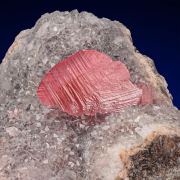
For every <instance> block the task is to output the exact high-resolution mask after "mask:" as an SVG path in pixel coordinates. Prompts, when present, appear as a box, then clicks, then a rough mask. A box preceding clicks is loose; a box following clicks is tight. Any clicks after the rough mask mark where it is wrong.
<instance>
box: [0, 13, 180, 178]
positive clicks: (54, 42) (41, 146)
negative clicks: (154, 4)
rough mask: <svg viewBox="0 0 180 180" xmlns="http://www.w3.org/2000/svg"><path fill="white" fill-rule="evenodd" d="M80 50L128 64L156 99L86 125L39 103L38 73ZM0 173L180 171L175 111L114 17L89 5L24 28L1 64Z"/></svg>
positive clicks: (140, 174)
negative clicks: (89, 9)
mask: <svg viewBox="0 0 180 180" xmlns="http://www.w3.org/2000/svg"><path fill="white" fill-rule="evenodd" d="M80 49H96V50H98V51H101V52H104V53H106V54H108V55H109V56H111V58H112V59H116V60H121V61H122V62H123V63H125V64H126V65H127V67H128V69H129V71H130V74H131V81H132V82H134V83H137V84H138V83H148V84H149V85H150V86H152V87H153V91H155V92H156V93H155V98H154V102H156V103H157V104H156V105H155V104H154V105H148V106H136V107H129V108H126V109H123V110H121V111H120V112H119V113H113V114H110V115H108V116H106V117H99V118H102V120H101V121H102V122H101V123H100V124H95V125H93V126H92V125H91V126H90V125H89V124H87V123H86V120H87V119H84V120H83V119H81V123H77V122H79V119H78V118H76V119H73V118H72V117H70V116H68V115H67V114H63V113H61V112H59V111H58V110H52V109H48V108H46V107H44V106H42V105H41V104H40V103H39V101H38V98H37V96H36V90H37V87H38V85H39V83H40V81H41V79H42V77H43V75H44V74H45V73H46V72H47V71H48V70H49V69H50V68H51V67H52V66H54V64H56V63H57V62H58V61H59V60H60V59H63V58H65V57H67V56H69V55H71V54H73V53H74V52H76V51H78V50H80ZM0 92H1V93H0V179H1V180H7V179H8V180H11V179H12V180H14V179H20V180H21V179H22V180H24V179H26V180H41V179H44V180H46V179H47V180H70V179H72V180H76V179H77V180H94V179H99V180H100V179H101V180H114V179H116V180H117V179H142V178H144V179H160V178H161V179H179V178H180V154H179V153H180V152H179V147H180V132H179V127H180V121H179V120H180V113H179V111H178V110H177V109H176V108H175V107H173V105H172V101H171V95H170V94H169V92H168V90H167V84H166V82H165V80H164V78H163V77H162V76H160V75H159V74H158V72H157V71H156V69H155V66H154V64H153V61H152V60H151V59H150V58H148V57H146V56H144V55H142V54H140V53H139V52H138V51H137V50H136V48H135V47H134V46H133V43H132V39H131V35H130V32H129V30H128V29H127V28H126V27H125V26H124V25H122V24H121V23H119V22H117V21H110V20H109V19H106V18H101V19H99V18H97V17H95V16H94V15H93V14H90V13H87V12H81V13H78V12H77V11H76V10H75V11H72V12H53V13H51V14H45V15H43V16H42V17H41V18H40V19H39V20H38V21H37V23H36V25H35V26H34V27H33V28H32V29H28V30H25V31H22V32H21V33H20V34H19V35H18V36H17V37H16V39H15V42H14V43H13V44H12V46H11V47H10V49H9V50H8V52H7V54H6V56H5V58H4V60H3V62H2V64H1V65H0Z"/></svg>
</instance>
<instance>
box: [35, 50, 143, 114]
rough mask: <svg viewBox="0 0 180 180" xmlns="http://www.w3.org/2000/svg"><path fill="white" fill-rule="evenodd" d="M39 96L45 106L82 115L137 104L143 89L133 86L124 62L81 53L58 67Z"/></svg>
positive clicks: (110, 110) (91, 52)
mask: <svg viewBox="0 0 180 180" xmlns="http://www.w3.org/2000/svg"><path fill="white" fill-rule="evenodd" d="M37 94H38V97H39V99H40V100H41V102H42V104H44V105H47V106H50V107H53V108H57V107H58V108H60V109H61V110H62V111H64V112H67V113H68V114H70V115H74V116H81V115H83V114H84V115H95V114H96V113H97V112H98V113H102V114H104V113H109V112H115V111H118V110H119V109H121V108H123V107H126V106H130V105H136V104H138V103H139V101H140V99H141V96H142V90H141V89H139V88H137V87H136V85H134V84H132V83H131V81H130V74H129V71H128V69H127V68H126V66H125V65H124V64H123V63H121V62H119V61H113V60H112V59H111V58H110V57H109V56H107V55H105V54H104V53H101V52H98V51H96V50H81V51H78V52H76V53H75V54H73V55H71V56H69V57H68V58H66V59H64V60H63V61H60V62H59V63H58V64H56V65H55V66H54V67H53V68H52V69H51V70H50V71H49V72H48V73H47V74H46V75H45V77H44V78H43V80H42V81H41V83H40V85H39V88H38V91H37Z"/></svg>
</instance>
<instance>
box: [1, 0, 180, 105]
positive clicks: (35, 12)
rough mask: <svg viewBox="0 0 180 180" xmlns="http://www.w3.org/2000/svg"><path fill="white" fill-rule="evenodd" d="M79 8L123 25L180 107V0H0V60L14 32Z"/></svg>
mask: <svg viewBox="0 0 180 180" xmlns="http://www.w3.org/2000/svg"><path fill="white" fill-rule="evenodd" d="M73 9H78V10H79V11H89V12H92V13H94V14H95V15H96V16H98V17H106V18H109V19H111V20H118V21H120V22H121V23H123V24H124V25H126V26H127V27H128V28H129V29H130V31H131V33H132V38H133V41H134V44H135V46H136V47H137V49H138V50H139V51H140V52H141V53H143V54H145V55H147V56H149V57H151V58H152V59H153V60H154V62H155V64H156V67H157V70H158V71H159V73H160V74H162V75H163V76H164V77H165V79H166V80H167V82H168V85H169V86H168V88H169V90H170V92H171V94H172V95H173V97H174V104H175V105H176V106H177V107H178V108H180V2H179V1H178V0H169V1H168V0H164V1H161V0H159V1H158V0H156V1H152V0H151V1H148V0H144V1H135V0H131V1H130V0H129V1H128V0H123V1H121V0H116V1H115V0H108V1H106V0H104V1H101V0H63V1H61V0H51V1H50V0H36V1H33V0H31V1H28V0H26V1H25V0H24V1H18V0H16V1H12V0H11V1H8V0H6V1H5V2H3V1H2V0H1V1H0V62H1V60H2V59H3V57H4V56H5V53H6V52H7V50H8V48H9V47H10V45H11V44H12V42H13V41H14V38H15V37H16V35H17V34H18V33H19V32H20V31H22V30H24V29H27V28H31V27H33V26H34V24H35V22H36V21H37V20H38V19H39V18H40V16H41V15H42V14H44V13H46V12H52V11H55V10H59V11H65V10H73Z"/></svg>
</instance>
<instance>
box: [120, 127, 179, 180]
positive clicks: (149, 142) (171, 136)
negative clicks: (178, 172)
mask: <svg viewBox="0 0 180 180" xmlns="http://www.w3.org/2000/svg"><path fill="white" fill-rule="evenodd" d="M178 144H180V133H179V132H178V130H176V129H169V128H166V127H162V128H161V129H157V130H156V131H153V132H152V133H151V134H150V135H149V136H147V137H146V139H145V140H144V143H143V144H141V145H139V146H137V147H133V148H130V149H129V150H122V151H121V152H120V158H121V160H122V162H123V164H124V169H123V170H122V171H121V172H120V174H119V176H118V178H119V179H121V178H123V179H124V178H129V179H142V177H149V176H153V175H158V176H160V177H161V176H163V175H164V174H166V171H167V170H169V169H171V168H173V167H177V166H178V159H179V158H180V148H179V145H178Z"/></svg>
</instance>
